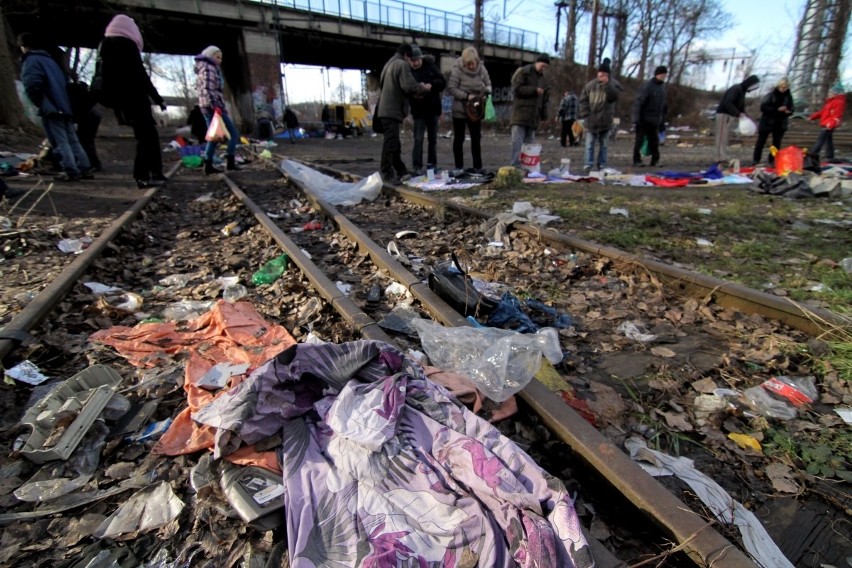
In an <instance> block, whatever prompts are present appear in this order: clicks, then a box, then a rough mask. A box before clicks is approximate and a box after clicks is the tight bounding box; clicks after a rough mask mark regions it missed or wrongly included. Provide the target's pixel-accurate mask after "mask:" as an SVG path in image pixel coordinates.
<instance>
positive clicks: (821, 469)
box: [763, 428, 852, 482]
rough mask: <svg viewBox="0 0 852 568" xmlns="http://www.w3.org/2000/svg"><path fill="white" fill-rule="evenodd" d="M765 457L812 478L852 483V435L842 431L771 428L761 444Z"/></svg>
mask: <svg viewBox="0 0 852 568" xmlns="http://www.w3.org/2000/svg"><path fill="white" fill-rule="evenodd" d="M763 451H764V453H765V454H766V455H767V456H770V457H775V458H782V459H784V461H787V462H789V463H793V464H794V465H795V466H796V467H799V468H801V469H804V470H805V471H807V472H808V473H809V474H811V475H818V476H821V477H826V478H828V479H831V478H834V477H837V478H840V479H843V480H844V481H847V482H852V467H850V463H849V461H848V456H850V455H852V433H849V432H848V431H846V430H845V429H839V428H836V429H831V428H827V429H822V430H818V431H816V432H814V433H805V432H796V433H792V432H790V431H789V430H787V429H780V428H778V429H776V428H770V429H769V430H767V432H766V437H765V439H764V441H763Z"/></svg>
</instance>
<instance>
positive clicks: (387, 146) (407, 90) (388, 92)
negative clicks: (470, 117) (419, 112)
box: [374, 43, 432, 185]
mask: <svg viewBox="0 0 852 568" xmlns="http://www.w3.org/2000/svg"><path fill="white" fill-rule="evenodd" d="M422 58H423V53H422V52H421V51H420V47H419V46H417V45H410V44H408V43H403V44H401V45H400V46H399V47H398V48H397V50H396V53H394V54H393V57H391V58H390V59H389V60H388V62H387V63H385V66H384V68H383V69H382V74H381V76H380V77H381V79H380V82H381V95H379V104H378V106H377V108H376V115H377V116H378V117H379V118H378V120H379V121H380V122H381V125H380V129H381V132H382V136H383V138H384V140H383V142H382V164H381V172H382V178H383V179H384V180H385V181H386V182H388V183H390V184H392V185H399V184H400V183H402V178H403V177H404V176H407V175H408V168H406V167H405V163H404V162H403V161H402V142H400V139H399V130H400V126H401V125H402V121H403V120H405V117H406V116H408V111H409V103H408V99H409V97H412V96H414V95H418V94H424V93H427V92H429V91H430V90H431V88H432V87H431V85H428V84H424V83H418V82H417V79H415V78H414V74H413V73H412V64H411V62H412V61H416V60H418V59H422ZM415 65H416V63H415ZM374 122H375V119H374Z"/></svg>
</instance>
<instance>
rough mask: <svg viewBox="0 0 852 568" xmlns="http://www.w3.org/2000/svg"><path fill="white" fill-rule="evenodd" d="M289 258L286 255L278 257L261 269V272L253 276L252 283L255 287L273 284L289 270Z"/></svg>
mask: <svg viewBox="0 0 852 568" xmlns="http://www.w3.org/2000/svg"><path fill="white" fill-rule="evenodd" d="M289 260H290V259H289V257H288V256H287V255H286V254H282V255H281V256H277V257H275V258H273V259H272V260H270V261H269V262H267V263H266V264H264V265H263V266H261V267H260V270H258V271H257V272H255V273H254V274H252V275H251V281H252V283H253V284H254V285H255V286H260V285H262V284H272V283H273V282H275V281H276V280H278V279H279V278H281V275H282V274H284V271H285V270H287V262H288V261H289Z"/></svg>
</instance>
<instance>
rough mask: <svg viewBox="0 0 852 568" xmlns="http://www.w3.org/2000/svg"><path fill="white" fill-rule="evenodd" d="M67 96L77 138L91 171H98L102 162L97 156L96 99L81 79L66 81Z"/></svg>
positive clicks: (98, 114)
mask: <svg viewBox="0 0 852 568" xmlns="http://www.w3.org/2000/svg"><path fill="white" fill-rule="evenodd" d="M68 98H69V99H70V100H71V110H72V112H73V113H74V122H76V123H77V139H78V140H79V141H80V146H82V147H83V150H85V152H86V157H87V158H89V164H91V166H92V171H93V172H100V171H102V170H103V164H102V163H101V159H100V158H99V157H98V149H97V147H96V146H95V136H96V135H97V133H98V128H100V125H101V118H102V115H101V111H100V110H98V108H97V101H96V100H95V98H94V97H93V96H92V94H91V93H90V92H89V86H88V85H87V84H86V83H84V82H83V81H72V82H70V83H68Z"/></svg>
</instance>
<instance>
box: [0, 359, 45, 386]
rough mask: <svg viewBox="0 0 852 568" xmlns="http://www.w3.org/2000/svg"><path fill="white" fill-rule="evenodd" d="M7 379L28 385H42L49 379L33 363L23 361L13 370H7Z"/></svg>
mask: <svg viewBox="0 0 852 568" xmlns="http://www.w3.org/2000/svg"><path fill="white" fill-rule="evenodd" d="M4 372H5V374H6V377H9V378H12V379H15V380H16V381H21V382H22V383H26V384H28V385H33V386H35V385H40V384H41V383H43V382H44V381H46V380H47V379H48V377H46V376H44V374H43V373H42V372H41V370H40V369H39V368H38V367H37V366H36V365H35V363H33V362H32V361H29V360H27V361H21V362H20V363H18V364H17V365H15V366H14V367H12V368H11V369H6V370H5V371H4Z"/></svg>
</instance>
